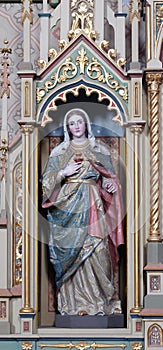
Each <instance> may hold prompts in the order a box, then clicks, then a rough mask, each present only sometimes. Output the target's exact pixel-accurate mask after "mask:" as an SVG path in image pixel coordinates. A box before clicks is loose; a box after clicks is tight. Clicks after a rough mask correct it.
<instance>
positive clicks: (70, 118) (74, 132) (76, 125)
mask: <svg viewBox="0 0 163 350" xmlns="http://www.w3.org/2000/svg"><path fill="white" fill-rule="evenodd" d="M74 136H75V137H81V136H85V137H87V138H88V139H89V141H90V143H92V146H93V145H94V142H95V138H94V135H93V133H92V130H91V123H90V120H89V117H88V114H87V113H86V112H85V111H84V110H83V109H80V108H73V109H71V110H69V111H68V112H67V113H66V115H65V118H64V141H65V142H66V143H68V144H69V142H70V140H71V139H72V138H74Z"/></svg>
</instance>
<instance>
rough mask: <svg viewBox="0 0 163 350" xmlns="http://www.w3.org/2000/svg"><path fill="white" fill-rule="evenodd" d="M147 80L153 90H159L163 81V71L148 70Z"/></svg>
mask: <svg viewBox="0 0 163 350" xmlns="http://www.w3.org/2000/svg"><path fill="white" fill-rule="evenodd" d="M146 82H147V85H148V86H149V87H150V88H151V90H158V89H159V86H160V84H161V83H162V82H163V71H162V70H161V71H160V70H159V71H152V72H151V71H146Z"/></svg>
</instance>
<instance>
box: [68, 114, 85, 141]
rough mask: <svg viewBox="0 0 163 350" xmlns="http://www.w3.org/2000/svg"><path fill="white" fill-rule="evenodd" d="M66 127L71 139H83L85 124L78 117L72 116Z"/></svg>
mask: <svg viewBox="0 0 163 350" xmlns="http://www.w3.org/2000/svg"><path fill="white" fill-rule="evenodd" d="M68 127H69V130H70V132H71V134H72V135H73V138H84V137H85V132H86V124H85V121H84V119H83V117H81V116H80V115H77V114H76V115H73V116H71V117H70V118H69V120H68Z"/></svg>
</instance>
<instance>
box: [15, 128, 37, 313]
mask: <svg viewBox="0 0 163 350" xmlns="http://www.w3.org/2000/svg"><path fill="white" fill-rule="evenodd" d="M19 124H20V128H21V131H22V134H23V136H24V162H23V174H24V177H23V193H24V203H23V208H24V210H23V212H24V225H23V239H24V250H23V257H24V306H23V307H22V308H21V309H20V313H21V314H23V313H25V314H27V313H29V314H30V313H34V312H35V311H34V309H33V308H32V307H31V306H30V134H31V132H33V126H32V125H31V124H27V123H23V122H22V123H21V122H19Z"/></svg>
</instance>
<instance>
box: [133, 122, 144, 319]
mask: <svg viewBox="0 0 163 350" xmlns="http://www.w3.org/2000/svg"><path fill="white" fill-rule="evenodd" d="M144 125H145V122H143V121H142V122H135V123H134V124H133V125H131V127H130V131H131V132H132V133H133V134H134V306H133V308H132V309H131V310H130V312H131V313H135V314H138V313H139V312H140V311H141V307H140V280H139V279H140V273H139V271H140V259H139V202H140V200H139V176H140V174H139V135H140V134H141V133H142V132H143V129H144Z"/></svg>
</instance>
